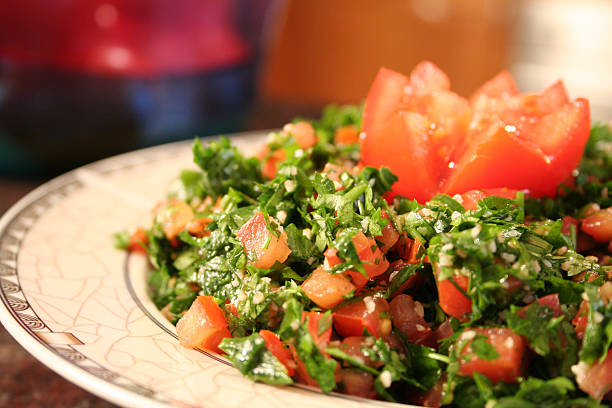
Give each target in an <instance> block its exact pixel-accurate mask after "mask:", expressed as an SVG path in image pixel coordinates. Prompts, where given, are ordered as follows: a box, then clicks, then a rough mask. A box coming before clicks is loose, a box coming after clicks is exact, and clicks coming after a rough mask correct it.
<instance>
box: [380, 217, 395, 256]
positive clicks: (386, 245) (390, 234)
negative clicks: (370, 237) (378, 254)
mask: <svg viewBox="0 0 612 408" xmlns="http://www.w3.org/2000/svg"><path fill="white" fill-rule="evenodd" d="M382 217H383V218H384V219H386V220H389V223H388V224H387V225H386V226H385V228H383V231H382V236H380V237H376V240H377V241H380V242H382V244H383V245H382V246H381V247H380V250H381V251H382V252H383V253H387V251H389V249H391V247H393V245H395V243H396V242H397V240H398V239H399V233H398V232H397V230H396V229H395V227H393V223H392V222H391V220H390V219H389V215H388V214H387V212H386V211H383V212H382Z"/></svg>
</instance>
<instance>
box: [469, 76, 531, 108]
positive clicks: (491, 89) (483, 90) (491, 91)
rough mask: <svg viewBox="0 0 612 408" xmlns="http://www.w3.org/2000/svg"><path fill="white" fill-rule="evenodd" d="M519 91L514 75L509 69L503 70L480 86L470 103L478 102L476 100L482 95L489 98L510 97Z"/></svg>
mask: <svg viewBox="0 0 612 408" xmlns="http://www.w3.org/2000/svg"><path fill="white" fill-rule="evenodd" d="M519 93H520V91H519V89H518V86H517V85H516V82H514V78H513V77H512V75H510V73H509V72H508V71H502V72H500V73H499V74H497V75H496V76H494V77H493V78H491V79H489V80H488V81H487V82H485V83H484V84H483V85H482V86H481V87H480V88H478V89H477V90H476V92H474V94H473V95H472V96H471V97H470V103H471V104H472V105H474V104H476V101H477V100H478V99H479V98H480V97H482V96H485V97H487V98H509V97H511V96H514V95H518V94H519Z"/></svg>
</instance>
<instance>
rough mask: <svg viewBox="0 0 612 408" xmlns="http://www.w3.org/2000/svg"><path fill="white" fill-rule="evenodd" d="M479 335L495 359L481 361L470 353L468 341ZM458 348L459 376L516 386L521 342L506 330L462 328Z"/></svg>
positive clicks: (469, 342)
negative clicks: (480, 375)
mask: <svg viewBox="0 0 612 408" xmlns="http://www.w3.org/2000/svg"><path fill="white" fill-rule="evenodd" d="M476 335H483V336H485V337H486V338H487V343H489V344H490V345H491V346H493V347H494V348H495V351H496V352H497V354H499V357H498V358H495V359H492V360H485V359H481V358H479V357H478V356H477V355H476V354H475V353H474V352H473V350H472V347H471V341H472V340H471V339H473V338H474V337H475V336H476ZM457 347H458V348H459V364H460V366H459V373H460V374H462V375H467V376H472V375H473V374H474V373H475V372H478V373H480V374H483V375H485V376H487V377H488V378H489V379H490V380H491V381H492V382H493V383H494V384H497V383H498V382H500V381H504V382H506V383H516V382H517V377H520V376H521V373H522V367H523V354H524V353H525V340H524V339H523V338H522V337H521V336H519V335H518V334H516V333H514V332H513V331H512V330H510V329H507V328H501V327H500V328H475V329H466V330H465V331H464V332H463V333H462V334H461V335H460V336H459V340H458V342H457Z"/></svg>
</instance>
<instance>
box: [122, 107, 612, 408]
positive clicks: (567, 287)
mask: <svg viewBox="0 0 612 408" xmlns="http://www.w3.org/2000/svg"><path fill="white" fill-rule="evenodd" d="M360 121H361V115H360V109H359V108H358V107H354V106H343V107H336V106H332V107H328V108H327V109H326V110H325V111H324V113H323V116H322V118H321V119H320V120H317V121H308V123H310V124H311V126H312V128H313V129H314V131H315V135H316V138H315V139H316V140H315V143H314V144H313V145H312V146H309V147H307V148H303V147H300V145H299V144H298V143H297V139H296V138H295V137H292V134H291V132H290V131H287V130H285V131H279V132H274V133H272V134H270V135H269V137H268V139H267V142H266V147H265V150H264V152H263V153H262V155H261V158H260V159H257V158H245V157H244V156H243V155H242V154H241V153H239V152H238V150H237V149H236V148H235V147H233V146H232V145H231V143H230V141H229V140H228V139H225V138H223V139H220V140H218V141H213V142H210V143H207V144H202V143H201V142H200V141H198V140H196V141H195V142H194V144H193V153H194V161H195V163H196V164H197V165H198V166H199V167H200V170H198V171H194V170H185V171H183V172H182V173H181V174H180V176H179V177H178V179H177V180H176V182H175V183H174V184H173V186H172V188H171V191H170V192H169V193H168V197H167V201H166V202H165V203H166V204H165V205H166V206H165V207H164V206H162V207H163V210H160V211H158V213H157V215H156V217H155V220H154V223H153V225H152V226H151V227H150V228H149V229H147V230H146V235H142V238H141V241H139V244H140V245H142V246H144V247H145V248H146V251H147V253H148V256H149V258H150V262H151V265H152V271H151V274H150V277H149V285H150V288H151V296H152V299H153V301H154V302H155V304H156V305H157V307H158V308H160V309H161V310H162V312H163V313H164V315H165V316H166V317H167V318H168V319H169V320H171V321H172V322H173V323H175V324H176V323H177V322H178V321H179V320H180V319H181V318H182V317H183V316H184V315H185V314H186V313H187V311H188V310H189V308H190V307H191V305H192V303H194V301H195V300H196V298H198V297H199V296H206V297H212V298H214V301H215V304H216V305H218V307H219V309H220V310H221V311H222V312H223V317H224V318H225V322H226V326H227V330H228V333H229V334H231V337H227V336H223V337H226V338H224V339H223V340H222V341H221V342H220V343H219V344H218V348H219V349H220V351H221V352H223V353H225V354H226V356H227V357H228V358H229V359H230V360H231V361H232V362H233V364H234V366H235V367H236V368H237V369H238V370H240V371H241V372H242V374H244V375H245V376H248V377H249V378H251V379H252V380H254V381H262V382H265V383H269V384H275V385H288V384H292V383H296V382H300V383H305V384H308V385H312V386H315V387H319V388H320V389H321V390H322V391H323V392H325V393H329V392H332V391H336V392H344V393H348V394H352V395H358V396H363V397H369V398H375V399H381V400H387V401H394V402H401V403H412V404H422V405H427V406H439V405H442V406H454V407H464V408H465V407H487V408H493V407H525V408H527V407H555V408H557V407H559V408H560V407H600V406H605V404H606V402H605V399H604V398H603V397H604V394H606V393H607V391H608V388H610V385H612V357H610V358H609V357H608V351H609V350H610V346H611V344H612V303H610V302H609V299H610V293H611V292H612V291H611V290H610V289H611V287H612V284H610V283H609V270H610V266H608V264H610V250H609V248H608V242H597V241H595V240H594V239H593V238H592V237H591V236H590V235H588V234H586V233H585V232H584V231H583V229H582V228H581V220H583V219H585V217H589V216H592V215H593V214H594V213H600V212H601V211H602V210H600V209H605V208H607V207H610V206H612V196H611V195H610V194H609V192H610V191H611V190H612V134H611V133H610V130H609V129H608V127H606V126H601V125H595V126H594V127H593V128H592V131H591V137H590V140H589V142H588V144H587V147H586V151H585V155H584V158H583V160H582V163H581V164H580V167H579V169H578V170H577V171H576V172H575V173H574V176H573V178H574V180H573V182H572V183H566V184H564V185H563V186H560V187H559V189H558V195H557V197H556V198H554V199H553V198H544V199H535V198H530V197H528V196H526V195H525V194H523V193H522V192H517V193H516V195H514V197H515V198H514V199H509V198H502V197H496V196H487V195H486V194H484V193H483V194H481V195H480V196H478V197H479V200H478V201H477V204H474V205H473V206H470V205H467V203H466V201H465V196H459V195H457V196H454V197H450V196H447V195H437V196H435V197H434V198H433V199H431V200H430V201H429V202H427V203H426V204H420V203H417V202H416V201H413V200H409V199H406V198H403V197H400V196H395V197H393V196H392V195H391V194H389V192H390V190H391V186H392V185H393V183H394V182H395V181H396V177H395V176H394V175H393V174H392V173H391V172H390V171H389V170H388V169H386V168H384V167H383V168H380V169H377V168H372V167H360V166H358V163H359V156H360V152H359V144H358V143H357V140H356V139H354V138H350V137H349V138H348V139H347V138H346V137H345V136H346V132H349V133H350V132H356V129H359V128H360ZM296 123H297V121H296ZM339 132H344V133H342V134H343V138H342V141H340V140H336V139H338V135H339V134H340V133H339ZM347 140H348V141H347ZM280 152H282V154H279V153H280ZM270 166H273V170H275V172H273V173H272V174H275V175H274V177H273V178H271V179H268V178H267V177H265V176H264V174H266V171H265V169H266V167H267V168H268V174H269V170H270ZM262 170H263V172H262ZM415 177H418V175H415ZM177 203H180V205H179V204H177ZM464 204H466V206H464ZM181 206H183V207H184V208H183V207H181ZM466 207H468V208H466ZM184 213H189V216H188V217H187V218H186V221H185V222H183V223H180V222H178V224H177V219H179V220H180V218H181V216H182V215H181V214H184ZM259 213H261V214H263V216H261V217H262V219H265V220H266V221H265V222H266V228H267V232H266V233H267V234H269V235H268V238H267V241H266V242H264V243H263V245H260V248H259V250H260V253H259V255H258V253H257V251H255V252H256V253H255V254H254V253H253V251H251V250H249V248H248V245H250V244H248V245H247V244H245V242H246V241H245V239H244V238H242V235H241V234H243V233H242V232H241V233H239V231H241V228H243V226H245V224H247V223H248V222H249V220H252V219H253V218H254V217H255V216H256V215H257V214H259ZM187 221H188V222H187ZM177 225H178V227H177ZM611 225H612V224H611ZM242 231H244V229H242ZM389 237H390V238H389ZM359 242H361V243H363V242H367V244H365V246H364V245H361V244H359ZM117 244H118V245H119V246H122V247H125V248H127V246H128V245H129V237H128V236H127V235H126V234H118V235H117ZM281 244H282V245H286V247H288V249H289V250H290V252H289V251H287V252H288V255H285V256H284V259H282V258H278V259H276V261H275V262H274V261H273V263H272V264H271V266H269V265H267V264H266V265H265V267H257V266H261V265H262V264H261V263H258V262H257V258H258V256H261V251H263V252H265V251H266V250H268V249H270V247H272V246H274V245H281ZM251 249H252V248H251ZM364 254H367V256H366V255H364ZM315 274H319V275H320V276H323V277H324V279H328V280H324V281H321V280H319V277H318V276H317V278H316V279H315V278H313V276H314V275H315ZM339 278H342V279H341V286H342V285H344V286H342V287H343V288H344V287H348V288H349V290H344V291H342V292H341V293H340V294H339V295H337V293H336V292H334V291H335V290H340V289H338V288H337V287H336V283H335V282H338V279H339ZM315 280H316V282H315ZM308 282H310V283H308ZM325 282H331V283H329V284H325ZM317 285H319V286H317ZM347 285H348V286H347ZM313 287H314V288H318V290H320V292H321V296H319V294H318V293H314V292H313V289H312V288H313ZM336 295H337V297H336V298H334V299H335V300H333V301H330V300H329V297H333V296H336ZM323 297H324V298H323ZM330 302H331V303H330ZM461 308H463V309H465V310H463V311H461ZM224 330H225V328H224ZM180 336H181V332H180V331H179V337H180ZM271 339H272V340H274V341H271ZM274 344H276V347H275V346H274ZM608 368H610V369H608ZM594 383H597V384H594ZM599 383H601V384H599ZM601 401H604V402H601Z"/></svg>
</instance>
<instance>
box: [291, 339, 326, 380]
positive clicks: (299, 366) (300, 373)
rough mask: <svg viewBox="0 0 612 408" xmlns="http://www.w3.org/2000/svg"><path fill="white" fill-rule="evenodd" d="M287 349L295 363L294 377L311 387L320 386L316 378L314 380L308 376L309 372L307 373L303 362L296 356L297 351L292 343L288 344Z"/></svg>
mask: <svg viewBox="0 0 612 408" xmlns="http://www.w3.org/2000/svg"><path fill="white" fill-rule="evenodd" d="M289 351H291V356H292V357H293V361H295V364H296V368H295V378H296V380H297V382H299V383H302V384H306V385H309V386H311V387H316V388H320V387H319V383H318V382H317V380H315V379H314V378H312V377H311V376H310V374H308V369H307V368H306V365H305V364H304V362H303V361H302V360H301V359H300V357H299V356H298V354H297V351H296V350H295V346H294V345H293V344H290V345H289Z"/></svg>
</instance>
